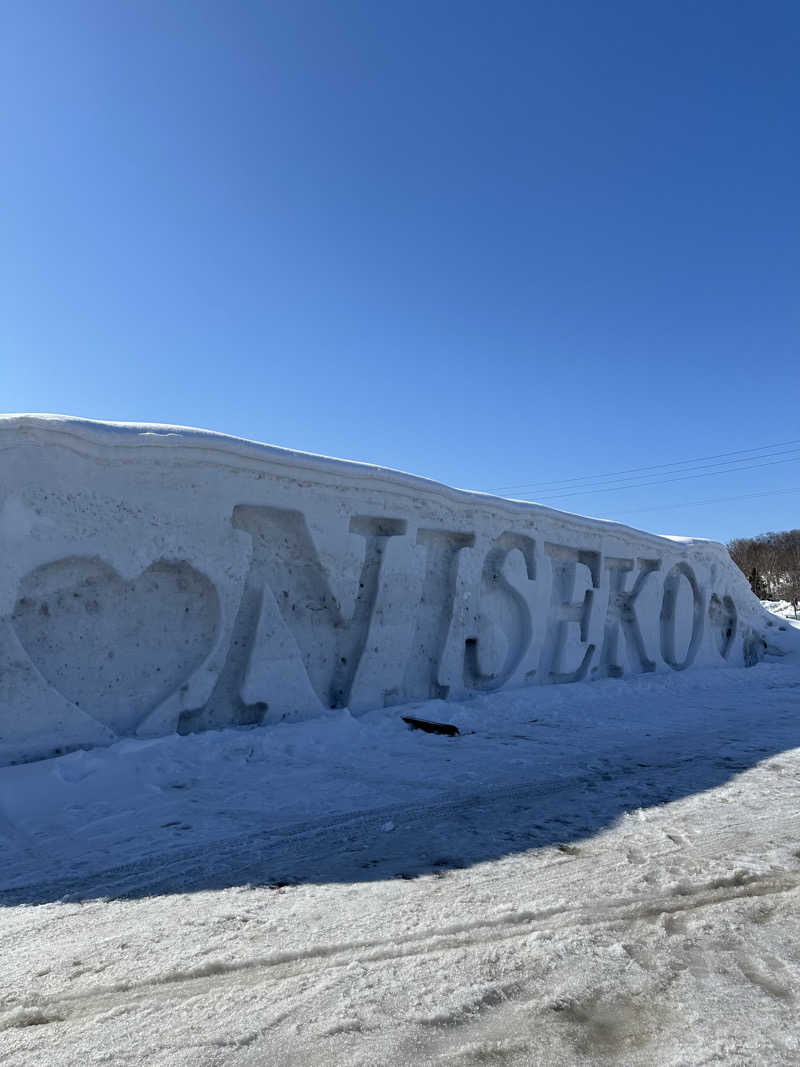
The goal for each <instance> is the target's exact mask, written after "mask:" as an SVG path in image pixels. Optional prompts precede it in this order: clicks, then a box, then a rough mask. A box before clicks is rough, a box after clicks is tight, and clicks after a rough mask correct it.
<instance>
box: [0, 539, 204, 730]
mask: <svg viewBox="0 0 800 1067" xmlns="http://www.w3.org/2000/svg"><path fill="white" fill-rule="evenodd" d="M12 622H13V625H14V628H15V630H16V632H17V636H18V637H19V639H20V641H21V642H22V645H23V647H24V649H25V651H26V652H27V653H28V655H29V656H30V658H31V660H32V662H33V663H34V665H35V666H36V667H37V668H38V670H39V671H40V672H41V674H42V675H43V677H44V678H45V679H46V681H47V682H48V683H49V684H50V685H51V686H52V687H53V688H54V689H57V690H58V691H59V692H60V693H61V694H62V695H63V696H65V697H66V698H67V700H71V701H72V702H73V703H74V704H77V705H78V706H79V707H80V709H81V710H82V711H85V712H86V713H87V714H89V715H91V716H93V717H94V718H95V719H97V720H98V721H99V722H102V723H103V724H104V725H106V726H109V727H110V728H111V729H112V730H114V731H115V732H116V733H118V734H131V733H134V732H135V730H136V727H137V726H138V725H139V723H141V721H142V720H143V719H144V717H145V716H146V715H148V714H149V713H150V712H151V711H152V710H153V709H154V708H156V707H158V705H159V704H160V703H161V702H162V701H163V700H164V699H165V698H166V697H168V696H169V695H170V693H173V692H175V690H176V689H178V688H179V687H180V686H181V685H182V684H183V683H184V682H185V681H186V680H187V679H188V678H189V677H190V676H191V675H192V673H193V672H194V671H195V670H196V669H197V668H198V667H199V666H200V664H201V663H202V662H203V660H204V659H205V658H206V656H207V655H208V653H209V652H210V651H211V648H212V646H213V644H214V640H215V637H216V634H217V630H218V628H219V622H220V606H219V597H218V596H217V591H216V589H215V587H214V586H213V585H212V583H211V582H210V581H209V579H208V578H207V577H206V576H205V575H204V574H201V573H200V571H198V570H195V568H194V567H192V566H191V565H190V564H188V563H186V562H183V561H181V562H172V561H167V560H160V561H159V562H158V563H154V564H153V565H152V566H151V567H148V568H147V570H146V571H143V572H142V573H141V574H140V575H139V577H138V578H135V579H133V581H129V582H126V581H125V580H124V579H123V578H121V577H120V576H119V574H117V572H116V571H115V570H114V569H113V567H110V566H109V565H108V564H107V563H104V562H103V561H102V560H100V559H97V558H94V559H85V558H82V557H75V556H73V557H70V558H68V559H61V560H57V561H56V562H55V563H47V564H44V565H43V566H41V567H37V568H36V569H35V570H33V571H31V572H30V573H29V574H27V575H25V577H24V578H23V579H22V581H21V583H20V589H19V599H18V600H17V603H16V606H15V608H14V613H13V615H12Z"/></svg>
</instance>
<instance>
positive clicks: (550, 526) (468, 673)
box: [0, 415, 761, 763]
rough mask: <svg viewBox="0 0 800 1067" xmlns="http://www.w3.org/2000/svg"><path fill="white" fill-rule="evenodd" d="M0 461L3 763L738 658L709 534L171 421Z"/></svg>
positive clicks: (7, 437)
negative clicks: (646, 527) (626, 520)
mask: <svg viewBox="0 0 800 1067" xmlns="http://www.w3.org/2000/svg"><path fill="white" fill-rule="evenodd" d="M0 447H1V448H2V467H0V472H1V473H0V547H1V548H2V554H3V568H2V572H0V573H1V575H2V576H1V577H0V763H5V762H9V761H13V760H18V759H30V758H36V757H41V756H45V755H49V754H52V753H53V752H55V751H58V750H64V749H66V748H70V747H75V746H90V745H98V744H107V743H109V742H111V741H113V740H114V739H115V738H118V737H120V736H126V735H136V736H140V737H142V736H148V735H159V734H164V733H168V732H171V731H175V730H178V731H181V732H189V731H193V730H200V729H207V728H211V727H222V726H228V725H236V724H252V723H262V722H274V721H277V720H280V719H289V718H299V717H306V716H309V715H320V714H324V713H325V710H326V709H330V708H340V707H349V708H350V709H351V710H352V711H353V712H354V713H357V712H359V711H364V710H368V709H371V708H376V707H384V706H386V705H392V704H402V703H406V702H409V701H424V700H430V699H441V700H446V699H447V698H448V697H449V698H453V697H459V698H463V697H464V696H465V695H467V694H469V693H470V692H476V691H479V692H486V691H490V690H494V689H500V688H503V687H522V686H536V685H549V684H554V683H555V684H563V683H570V682H578V681H582V680H591V679H595V678H602V677H611V678H624V677H628V676H630V675H634V674H639V673H642V672H648V671H664V670H683V669H685V668H687V667H691V666H692V665H693V664H703V665H706V666H709V665H718V666H722V665H724V664H735V665H742V664H744V663H748V664H749V663H752V662H755V660H756V659H757V658H758V655H759V649H760V647H761V642H760V638H759V636H758V625H759V621H760V617H761V608H760V605H759V604H758V601H756V600H755V598H754V597H753V596H752V595H751V593H750V590H749V587H748V585H747V583H746V581H745V580H744V578H743V576H742V575H741V574H740V572H739V571H738V569H737V568H736V567H735V565H734V564H733V563H732V562H731V560H730V558H729V557H728V554H727V552H726V551H725V549H724V548H723V547H722V546H721V545H718V544H715V543H713V542H709V541H697V540H687V539H675V538H665V537H656V536H654V535H652V534H646V533H642V532H640V531H637V530H633V529H630V528H629V527H626V526H621V525H618V524H616V523H610V522H603V521H599V520H594V519H588V518H582V517H580V516H576V515H569V514H566V513H563V512H558V511H553V510H551V509H549V508H545V507H541V506H539V505H535V504H528V503H521V502H514V501H509V500H502V499H499V498H496V497H491V496H487V495H484V494H480V493H468V492H462V491H458V490H454V489H449V488H447V487H445V486H443V485H439V484H437V483H435V482H431V481H427V480H425V479H422V478H415V477H412V476H410V475H407V474H401V473H399V472H397V471H391V470H385V469H382V468H378V467H372V466H368V465H364V464H359V463H347V462H343V461H340V460H333V459H327V458H324V457H321V456H313V455H307V454H304V453H298V452H291V451H288V450H285V449H280V448H273V447H270V446H266V445H258V444H254V443H252V442H248V441H243V440H239V439H236V438H231V437H225V436H223V435H221V434H214V433H208V432H204V431H199V430H190V429H183V428H177V427H165V426H146V425H134V424H119V423H118V424H112V423H101V422H90V421H86V420H81V419H72V418H66V417H59V416H47V415H19V416H5V417H3V418H0Z"/></svg>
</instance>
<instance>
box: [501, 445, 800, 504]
mask: <svg viewBox="0 0 800 1067" xmlns="http://www.w3.org/2000/svg"><path fill="white" fill-rule="evenodd" d="M798 444H800V439H795V440H793V441H778V442H776V443H775V444H771V445H757V446H755V447H753V448H737V449H734V450H733V451H732V452H716V453H714V454H713V455H710V456H696V457H695V458H694V459H679V460H673V461H672V462H671V463H655V464H653V465H652V466H649V467H629V468H628V469H627V470H621V471H612V472H610V473H608V474H595V475H581V476H579V477H575V478H563V479H558V480H556V481H550V482H524V483H522V484H517V485H501V486H498V487H497V488H495V489H487V490H486V492H488V493H503V492H508V491H510V490H512V489H535V490H538V489H540V488H541V489H544V488H545V487H550V486H561V487H564V488H566V487H567V486H570V485H572V484H574V483H575V482H590V483H594V482H597V481H600V480H601V479H603V478H620V477H622V476H623V475H627V474H638V473H639V472H643V471H655V470H665V469H666V468H668V467H686V466H688V465H690V464H695V463H703V462H705V461H706V460H714V459H717V460H722V459H726V458H727V457H729V456H745V454H746V453H752V452H764V451H765V450H766V449H772V448H784V447H785V446H787V445H798ZM748 458H749V459H761V458H763V457H761V456H750V455H747V456H745V459H744V460H743V461H742V462H746V460H747V459H748ZM731 462H734V463H735V462H739V461H738V460H732V461H731ZM676 473H677V472H676Z"/></svg>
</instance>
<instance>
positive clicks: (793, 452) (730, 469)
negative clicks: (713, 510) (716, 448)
mask: <svg viewBox="0 0 800 1067" xmlns="http://www.w3.org/2000/svg"><path fill="white" fill-rule="evenodd" d="M776 456H790V457H792V458H795V457H797V456H800V450H798V449H796V448H787V449H784V450H783V451H782V452H765V453H764V454H763V455H761V456H745V457H743V458H742V459H728V460H721V461H720V462H718V463H701V464H699V465H698V466H695V467H685V468H684V469H683V470H679V471H674V472H670V473H674V474H677V475H681V476H686V477H690V476H691V475H692V474H693V472H694V471H703V470H708V471H711V473H712V474H730V473H734V474H735V473H736V472H737V471H740V470H751V469H752V468H751V467H741V466H738V467H734V466H731V464H733V463H740V464H741V463H746V462H747V461H748V460H750V459H774V458H775V457H776ZM761 466H767V464H761ZM714 467H723V468H724V469H723V470H716V471H715V470H713V468H714ZM697 477H701V476H700V475H697ZM670 480H671V479H669V478H665V479H658V480H657V481H655V482H653V481H651V480H650V479H649V478H647V476H645V477H644V481H642V480H641V476H640V478H639V479H638V480H637V481H634V482H630V483H627V482H626V483H623V484H620V483H616V484H615V483H613V482H609V483H608V484H607V485H599V486H597V487H596V488H595V487H594V484H593V483H591V482H590V483H589V485H585V486H578V487H576V488H575V489H572V490H570V492H569V493H562V491H561V490H558V492H557V494H556V495H558V496H562V495H575V493H582V492H593V493H594V492H602V491H603V490H605V489H608V490H613V489H627V488H636V486H639V485H641V486H647V485H661V484H663V483H664V482H667V481H670ZM548 495H552V494H547V493H545V496H548Z"/></svg>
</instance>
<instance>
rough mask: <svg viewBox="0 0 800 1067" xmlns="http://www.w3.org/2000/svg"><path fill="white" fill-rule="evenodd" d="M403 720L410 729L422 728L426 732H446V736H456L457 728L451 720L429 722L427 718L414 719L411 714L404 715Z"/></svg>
mask: <svg viewBox="0 0 800 1067" xmlns="http://www.w3.org/2000/svg"><path fill="white" fill-rule="evenodd" d="M403 722H407V723H408V725H409V726H410V727H411V729H412V730H424V731H425V733H426V734H447V736H448V737H457V736H458V734H459V729H458V727H457V726H453V724H452V723H451V722H431V721H430V720H429V719H415V718H413V717H412V716H411V715H404V716H403Z"/></svg>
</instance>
